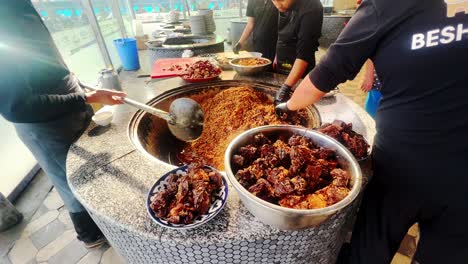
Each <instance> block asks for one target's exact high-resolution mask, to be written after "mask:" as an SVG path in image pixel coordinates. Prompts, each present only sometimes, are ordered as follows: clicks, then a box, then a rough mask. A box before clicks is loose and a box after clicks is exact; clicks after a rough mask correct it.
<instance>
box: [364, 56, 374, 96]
mask: <svg viewBox="0 0 468 264" xmlns="http://www.w3.org/2000/svg"><path fill="white" fill-rule="evenodd" d="M365 68H366V70H365V72H364V80H363V82H362V85H361V90H362V91H363V92H366V93H367V92H369V91H370V90H371V89H372V86H373V85H374V71H375V68H374V63H373V62H372V60H367V62H366V67H365Z"/></svg>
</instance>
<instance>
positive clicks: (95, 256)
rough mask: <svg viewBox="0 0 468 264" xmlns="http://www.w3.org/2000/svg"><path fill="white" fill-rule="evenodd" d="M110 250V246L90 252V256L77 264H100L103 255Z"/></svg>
mask: <svg viewBox="0 0 468 264" xmlns="http://www.w3.org/2000/svg"><path fill="white" fill-rule="evenodd" d="M108 248H109V247H108V246H103V247H100V248H97V249H90V250H88V254H86V255H85V256H84V257H83V258H82V259H80V261H79V262H78V263H77V264H99V263H100V262H101V258H102V255H103V254H104V252H105V251H106V250H107V249H108Z"/></svg>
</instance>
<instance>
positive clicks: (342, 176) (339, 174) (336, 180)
mask: <svg viewBox="0 0 468 264" xmlns="http://www.w3.org/2000/svg"><path fill="white" fill-rule="evenodd" d="M330 175H331V177H332V179H333V181H332V184H333V185H335V186H339V187H346V186H348V182H349V174H348V173H347V172H346V171H344V170H342V169H333V170H332V171H331V172H330Z"/></svg>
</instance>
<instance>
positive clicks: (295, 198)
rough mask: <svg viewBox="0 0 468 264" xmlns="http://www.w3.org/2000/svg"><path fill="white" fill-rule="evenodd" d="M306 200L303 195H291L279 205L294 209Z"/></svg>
mask: <svg viewBox="0 0 468 264" xmlns="http://www.w3.org/2000/svg"><path fill="white" fill-rule="evenodd" d="M303 200H304V196H303V195H289V196H286V197H284V198H283V199H281V200H279V202H278V204H279V205H281V206H283V207H288V208H294V207H295V206H296V205H297V204H299V203H300V202H302V201H303Z"/></svg>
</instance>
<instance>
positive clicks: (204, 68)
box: [181, 60, 222, 83]
mask: <svg viewBox="0 0 468 264" xmlns="http://www.w3.org/2000/svg"><path fill="white" fill-rule="evenodd" d="M221 72H222V71H221V69H220V68H219V67H218V66H217V65H215V64H213V63H211V62H210V61H209V60H199V61H196V62H194V63H192V64H191V65H189V67H188V68H187V70H186V71H185V73H184V74H183V75H182V76H181V77H182V79H184V81H186V82H190V83H199V82H207V81H212V80H214V79H216V78H218V77H219V75H220V74H221Z"/></svg>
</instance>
